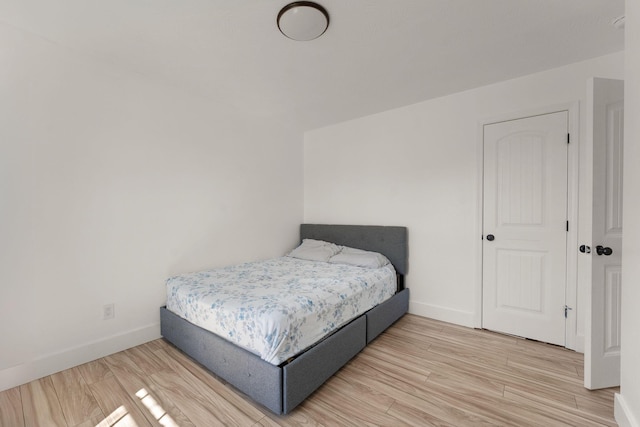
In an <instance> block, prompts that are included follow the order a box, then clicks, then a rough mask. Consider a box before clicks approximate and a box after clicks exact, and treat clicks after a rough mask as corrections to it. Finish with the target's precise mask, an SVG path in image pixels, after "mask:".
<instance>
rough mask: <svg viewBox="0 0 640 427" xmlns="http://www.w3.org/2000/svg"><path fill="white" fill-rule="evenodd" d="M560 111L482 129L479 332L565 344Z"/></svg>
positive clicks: (563, 130)
mask: <svg viewBox="0 0 640 427" xmlns="http://www.w3.org/2000/svg"><path fill="white" fill-rule="evenodd" d="M567 132H568V113H567V112H566V111H561V112H556V113H550V114H544V115H539V116H534V117H527V118H522V119H518V120H510V121H506V122H501V123H495V124H490V125H485V126H484V191H483V195H484V200H483V278H482V280H483V312H482V326H483V328H486V329H490V330H494V331H498V332H504V333H508V334H512V335H518V336H522V337H526V338H531V339H535V340H539V341H544V342H548V343H552V344H558V345H562V346H564V345H565V320H566V319H565V311H564V308H565V291H566V268H567V227H568V223H567V152H568V148H567V142H568V141H567V134H568V133H567Z"/></svg>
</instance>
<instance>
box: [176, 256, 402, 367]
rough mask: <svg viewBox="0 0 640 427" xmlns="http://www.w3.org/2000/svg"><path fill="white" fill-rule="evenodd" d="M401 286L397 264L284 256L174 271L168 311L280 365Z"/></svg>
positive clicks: (383, 299)
mask: <svg viewBox="0 0 640 427" xmlns="http://www.w3.org/2000/svg"><path fill="white" fill-rule="evenodd" d="M395 290H396V274H395V270H394V269H393V267H392V266H391V265H387V266H384V267H382V268H375V269H371V268H362V267H354V266H349V265H342V264H329V263H326V262H320V261H306V260H300V259H295V258H290V257H282V258H275V259H270V260H266V261H260V262H255V263H245V264H240V265H235V266H230V267H224V268H219V269H215V270H208V271H200V272H194V273H186V274H181V275H178V276H175V277H172V278H170V279H168V280H167V309H169V310H170V311H172V312H173V313H175V314H177V315H179V316H180V317H182V318H184V319H186V320H188V321H189V322H191V323H193V324H195V325H198V326H200V327H201V328H204V329H207V330H209V331H211V332H213V333H215V334H217V335H219V336H221V337H223V338H225V339H227V340H229V341H231V342H233V343H235V344H237V345H239V346H241V347H243V348H245V349H247V350H249V351H251V352H253V353H255V354H257V355H259V356H260V357H261V358H262V359H264V360H266V361H267V362H269V363H272V364H274V365H279V364H280V363H282V362H284V361H286V360H287V359H289V358H290V357H292V356H295V355H296V354H298V353H300V352H301V351H303V350H305V349H306V348H307V347H309V346H311V345H312V344H314V343H316V342H317V341H319V340H321V339H322V338H323V337H325V336H326V335H328V334H330V333H331V332H332V331H334V330H336V329H338V328H339V327H340V326H342V325H344V324H346V323H347V322H348V321H349V320H351V319H353V318H354V317H356V316H358V315H360V314H362V313H364V312H365V311H367V310H369V309H371V308H373V307H375V306H376V305H378V304H380V303H381V302H383V301H385V300H387V299H389V298H390V297H391V296H393V294H394V293H395Z"/></svg>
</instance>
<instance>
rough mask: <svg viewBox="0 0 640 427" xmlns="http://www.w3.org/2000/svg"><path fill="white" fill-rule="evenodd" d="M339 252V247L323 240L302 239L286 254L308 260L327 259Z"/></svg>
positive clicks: (325, 260)
mask: <svg viewBox="0 0 640 427" xmlns="http://www.w3.org/2000/svg"><path fill="white" fill-rule="evenodd" d="M338 252H340V247H339V246H338V245H335V244H333V243H329V242H325V241H323V240H314V239H303V240H302V244H301V245H300V246H298V247H297V248H295V249H294V250H292V251H291V252H289V254H288V255H287V256H290V257H292V258H299V259H306V260H309V261H324V262H327V261H329V258H331V257H332V256H334V255H335V254H337V253H338Z"/></svg>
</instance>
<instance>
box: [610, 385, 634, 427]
mask: <svg viewBox="0 0 640 427" xmlns="http://www.w3.org/2000/svg"><path fill="white" fill-rule="evenodd" d="M613 414H614V416H615V419H616V422H617V423H618V425H619V426H620V427H640V424H638V420H637V419H636V417H635V416H634V415H633V413H632V412H631V410H630V409H629V406H628V405H627V403H626V401H625V399H624V396H623V395H622V394H620V393H616V399H615V402H614V407H613Z"/></svg>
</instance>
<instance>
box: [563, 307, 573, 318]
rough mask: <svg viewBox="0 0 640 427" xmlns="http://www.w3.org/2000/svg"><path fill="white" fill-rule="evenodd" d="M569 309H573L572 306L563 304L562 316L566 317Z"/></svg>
mask: <svg viewBox="0 0 640 427" xmlns="http://www.w3.org/2000/svg"><path fill="white" fill-rule="evenodd" d="M569 310H573V308H571V307H569V306H568V305H565V306H564V318H565V319H566V318H567V317H568V316H569Z"/></svg>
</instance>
